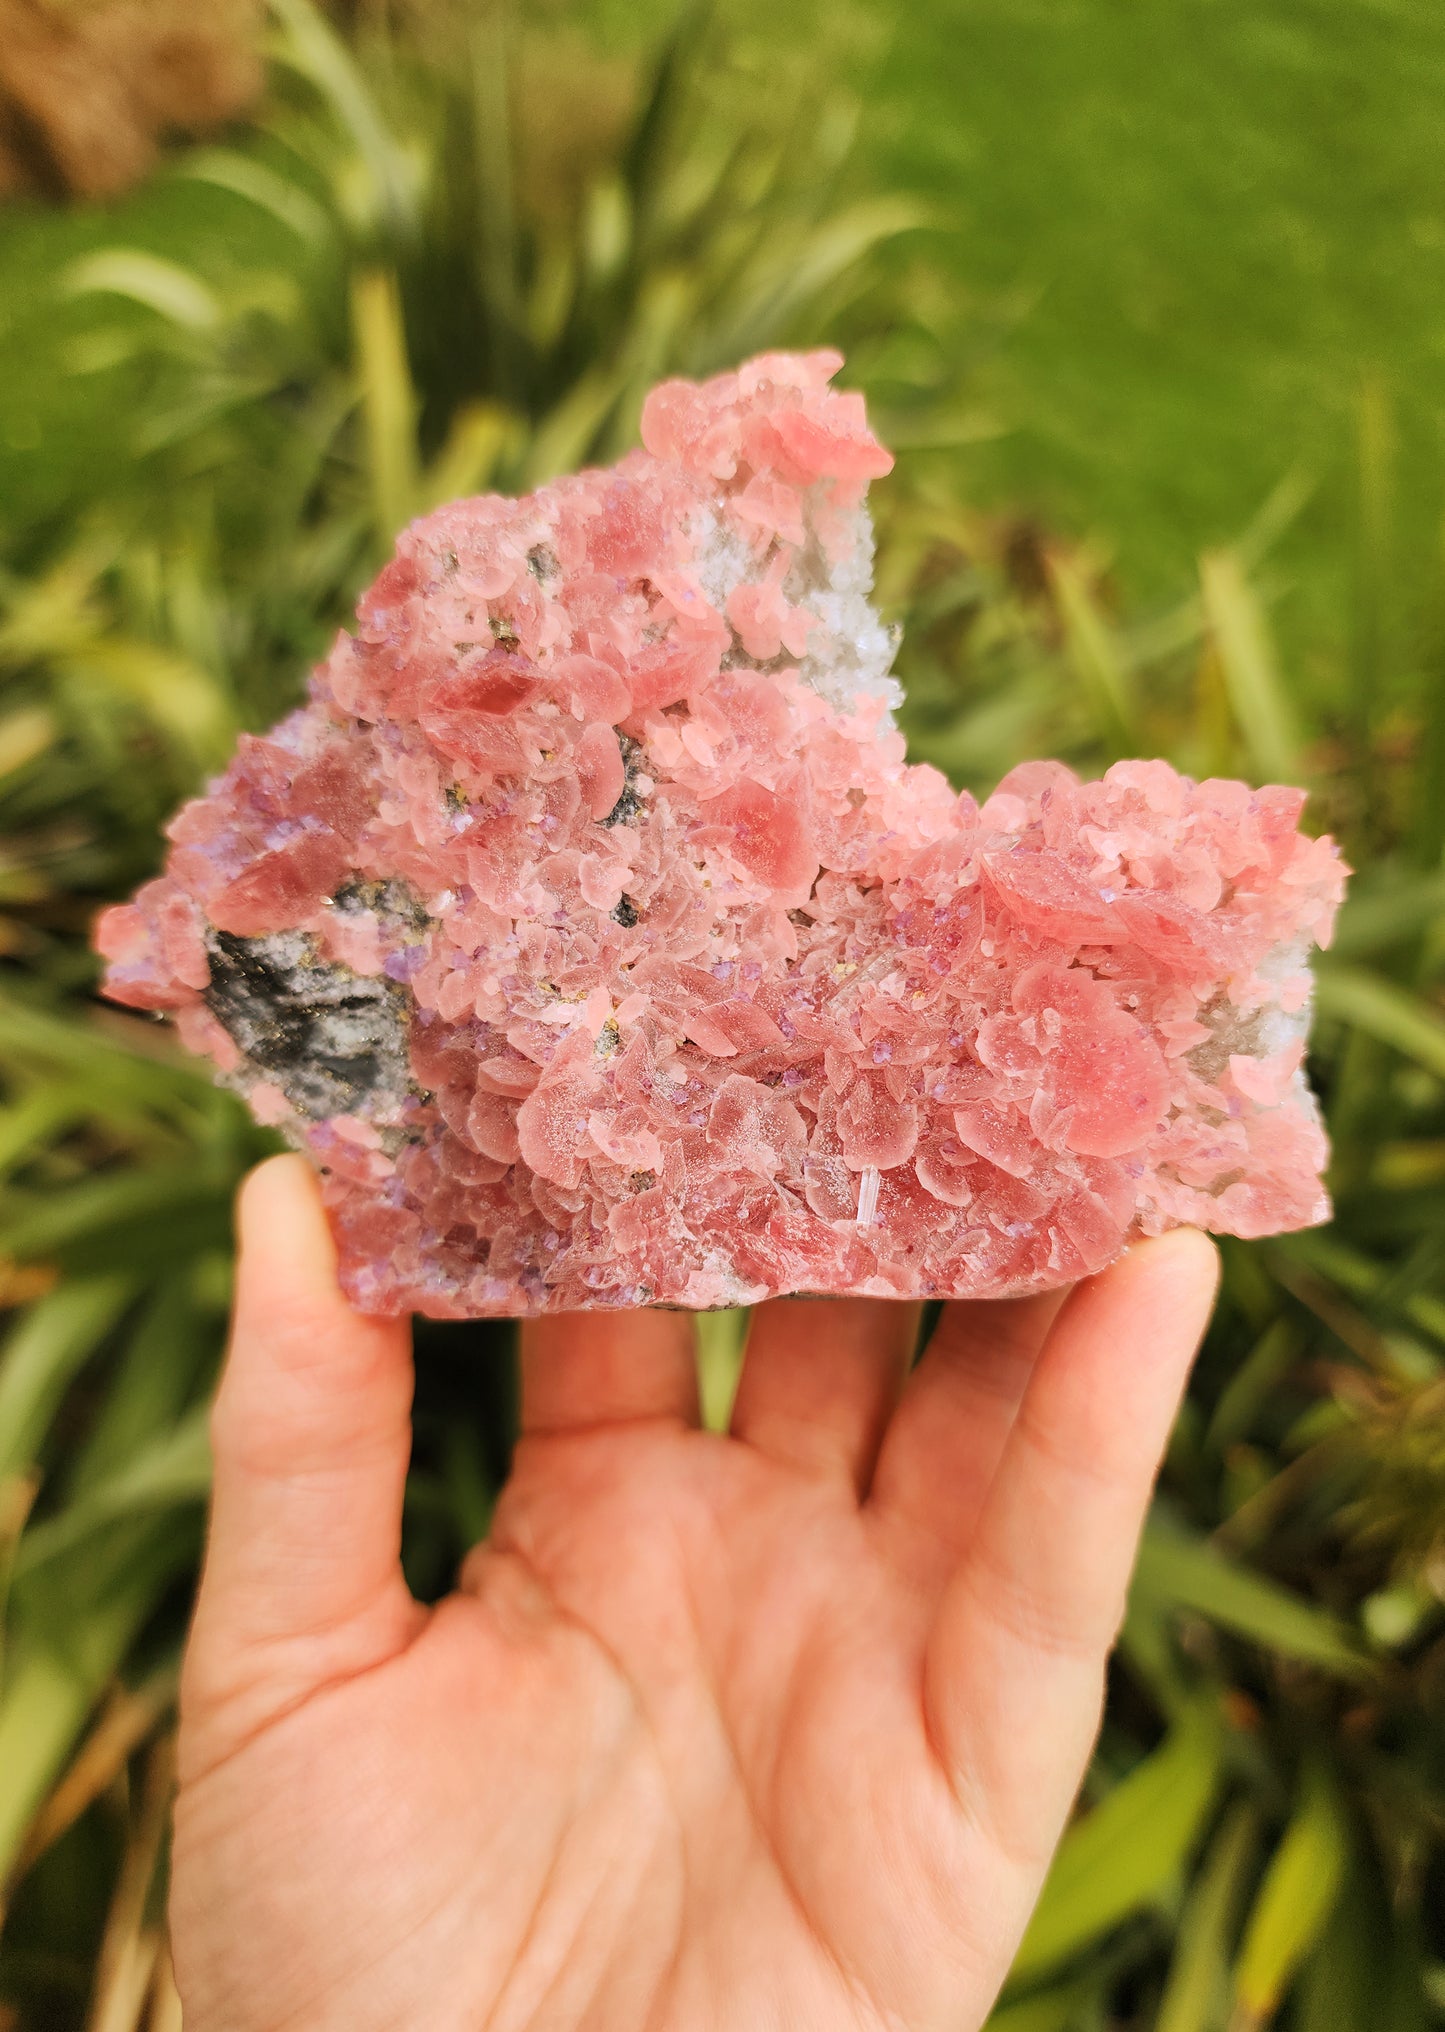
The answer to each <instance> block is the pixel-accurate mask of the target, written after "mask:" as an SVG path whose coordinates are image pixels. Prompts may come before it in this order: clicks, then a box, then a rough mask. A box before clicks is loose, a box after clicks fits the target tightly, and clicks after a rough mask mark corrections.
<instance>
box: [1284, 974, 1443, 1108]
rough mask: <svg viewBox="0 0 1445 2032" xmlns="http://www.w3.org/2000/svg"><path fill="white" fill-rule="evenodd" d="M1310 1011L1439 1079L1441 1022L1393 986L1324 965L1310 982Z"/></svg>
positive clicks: (1371, 976)
mask: <svg viewBox="0 0 1445 2032" xmlns="http://www.w3.org/2000/svg"><path fill="white" fill-rule="evenodd" d="M1315 1006H1316V1008H1317V1009H1318V1011H1319V1013H1320V1014H1321V1015H1322V1016H1332V1017H1334V1018H1335V1019H1336V1020H1337V1021H1338V1022H1341V1023H1352V1024H1354V1025H1356V1027H1357V1028H1359V1029H1361V1030H1363V1031H1365V1032H1366V1034H1367V1035H1368V1036H1370V1037H1374V1038H1377V1039H1378V1040H1379V1041H1380V1043H1381V1044H1388V1045H1390V1046H1391V1047H1392V1048H1393V1049H1394V1050H1396V1051H1398V1052H1400V1053H1401V1054H1402V1055H1403V1056H1404V1057H1406V1058H1411V1059H1413V1060H1414V1061H1415V1063H1416V1065H1420V1066H1423V1067H1424V1068H1425V1070H1426V1072H1429V1073H1433V1074H1434V1075H1435V1077H1436V1078H1437V1079H1445V1018H1442V1017H1440V1016H1437V1015H1436V1014H1435V1012H1434V1010H1433V1009H1431V1008H1429V1007H1428V1006H1427V1005H1426V1004H1425V1003H1424V1002H1422V1001H1421V1000H1420V998H1419V997H1418V996H1417V995H1412V994H1410V993H1409V992H1408V991H1407V990H1406V989H1404V988H1399V987H1396V985H1395V983H1394V982H1393V981H1388V980H1386V979H1385V978H1384V977H1383V976H1382V975H1380V974H1373V973H1366V971H1365V970H1364V968H1363V967H1341V966H1336V965H1334V964H1333V963H1328V964H1325V965H1322V966H1321V967H1320V968H1319V969H1318V971H1317V973H1316V976H1315Z"/></svg>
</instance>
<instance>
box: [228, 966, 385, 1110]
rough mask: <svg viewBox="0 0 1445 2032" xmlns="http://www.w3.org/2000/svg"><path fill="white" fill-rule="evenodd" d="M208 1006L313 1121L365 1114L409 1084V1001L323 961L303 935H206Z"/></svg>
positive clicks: (265, 1075)
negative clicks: (239, 936)
mask: <svg viewBox="0 0 1445 2032" xmlns="http://www.w3.org/2000/svg"><path fill="white" fill-rule="evenodd" d="M207 947H208V950H209V954H210V961H211V984H210V986H209V988H208V989H207V990H206V1003H207V1005H208V1007H209V1008H210V1011H211V1013H212V1015H213V1016H214V1017H215V1018H216V1020H217V1022H218V1023H220V1024H221V1025H222V1027H223V1028H224V1029H225V1030H226V1031H227V1032H228V1033H229V1035H230V1036H231V1038H232V1040H233V1041H234V1043H235V1045H236V1047H237V1049H238V1050H239V1051H240V1052H241V1054H242V1056H243V1057H244V1058H245V1059H246V1061H247V1064H248V1066H249V1067H250V1069H251V1071H252V1072H253V1073H254V1074H255V1075H256V1076H257V1077H258V1078H262V1079H268V1080H272V1081H274V1082H275V1084H276V1085H277V1086H278V1087H280V1089H281V1091H282V1092H283V1093H284V1094H285V1096H286V1098H287V1100H288V1101H289V1102H290V1103H291V1105H292V1107H293V1108H295V1110H296V1111H297V1113H298V1114H301V1115H306V1116H308V1117H310V1118H311V1119H312V1120H313V1121H325V1120H326V1119H327V1118H328V1117H330V1116H332V1115H350V1114H356V1113H358V1112H365V1111H366V1107H367V1104H368V1103H374V1102H377V1101H381V1102H386V1101H388V1100H392V1099H396V1098H399V1097H400V1096H401V1095H403V1094H405V1093H407V1092H408V1091H409V1090H410V1086H411V1071H410V1062H409V1058H408V1053H407V997H406V995H405V993H404V992H403V990H402V989H400V988H399V987H398V986H397V985H396V984H395V983H394V982H392V981H388V980H385V979H380V978H372V977H371V976H368V975H365V974H354V973H352V971H351V969H350V968H349V967H341V966H336V965H335V964H334V963H332V962H331V961H329V960H323V959H322V958H321V957H320V956H319V954H318V953H317V950H316V946H315V943H314V941H313V940H312V939H311V938H310V937H308V936H307V934H306V933H305V932H299V931H279V932H272V933H270V934H268V935H267V936H266V937H264V938H238V937H236V936H235V935H234V934H233V933H231V932H226V931H212V932H211V933H210V935H209V938H208V940H207Z"/></svg>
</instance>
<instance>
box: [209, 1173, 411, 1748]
mask: <svg viewBox="0 0 1445 2032" xmlns="http://www.w3.org/2000/svg"><path fill="white" fill-rule="evenodd" d="M238 1225H239V1229H240V1261H239V1264H238V1267H237V1281H236V1306H235V1316H234V1320H233V1323H232V1329H231V1344H230V1350H229V1353H228V1355H227V1359H226V1366H225V1371H224V1374H223V1376H222V1379H221V1386H220V1390H219V1391H218V1393H217V1397H216V1403H215V1409H214V1411H213V1413H212V1418H211V1440H212V1447H213V1451H214V1455H215V1485H214V1493H213V1496H212V1503H211V1525H210V1537H209V1541H208V1545H207V1550H206V1563H205V1572H204V1575H203V1577H202V1582H201V1592H200V1597H199V1600H198V1603H197V1608H196V1624H195V1629H194V1632H193V1637H192V1646H191V1656H190V1658H189V1659H188V1664H187V1672H188V1678H189V1689H188V1690H189V1693H190V1695H191V1705H192V1710H193V1712H194V1709H195V1706H196V1704H197V1702H198V1701H199V1702H200V1703H201V1704H203V1705H205V1704H209V1703H214V1702H215V1701H217V1700H224V1699H226V1698H227V1697H228V1696H229V1695H230V1694H231V1693H232V1692H233V1691H234V1690H236V1689H238V1688H241V1689H251V1690H252V1691H253V1692H254V1691H255V1690H256V1689H259V1688H266V1687H269V1688H270V1690H271V1697H272V1698H274V1696H275V1695H276V1694H278V1693H279V1694H280V1695H281V1697H282V1698H283V1699H286V1698H288V1697H289V1698H296V1697H304V1694H305V1693H306V1692H308V1691H310V1690H311V1689H312V1688H313V1687H314V1686H316V1685H319V1684H320V1683H321V1682H322V1681H323V1680H327V1679H332V1678H335V1677H338V1676H348V1675H349V1674H351V1673H353V1672H357V1671H363V1670H365V1669H366V1668H367V1667H368V1666H369V1665H373V1664H376V1663H378V1662H380V1660H381V1659H382V1658H384V1657H386V1656H389V1655H391V1654H392V1653H394V1652H395V1651H396V1650H398V1649H400V1648H401V1646H402V1645H403V1644H404V1643H405V1642H406V1641H407V1640H408V1638H409V1637H410V1635H412V1634H413V1633H414V1631H415V1628H416V1625H417V1621H418V1619H419V1618H420V1617H421V1615H422V1613H423V1612H422V1611H421V1610H420V1609H419V1608H418V1606H417V1605H416V1604H415V1603H414V1602H413V1601H412V1599H411V1597H410V1595H409V1594H408V1592H407V1589H406V1584H405V1582H404V1581H403V1579H402V1573H401V1506H402V1495H403V1490H404V1487H405V1481H406V1470H407V1462H408V1458H409V1455H410V1446H411V1390H412V1368H411V1356H410V1344H409V1343H410V1337H409V1333H408V1329H407V1326H406V1323H405V1321H403V1320H396V1319H374V1318H368V1317H366V1316H364V1315H362V1314H360V1313H356V1312H353V1311H352V1309H351V1307H350V1306H349V1305H348V1304H347V1303H346V1301H345V1299H344V1298H343V1297H342V1295H341V1292H340V1291H339V1289H338V1288H337V1283H336V1251H335V1247H334V1245H333V1243H332V1239H331V1233H330V1229H329V1228H328V1226H327V1222H326V1215H325V1212H324V1210H323V1208H322V1205H321V1198H320V1194H319V1192H318V1190H317V1186H316V1180H315V1178H314V1176H313V1175H312V1172H311V1168H310V1166H309V1165H308V1164H307V1163H306V1162H305V1160H304V1159H302V1158H300V1157H277V1158H272V1159H271V1160H270V1161H269V1162H268V1163H266V1164H263V1165H261V1166H260V1168H259V1169H258V1170H256V1171H254V1172H252V1174H251V1176H250V1177H249V1178H248V1179H247V1180H246V1183H245V1184H244V1186H243V1187H242V1189H241V1194H240V1200H239V1207H238ZM278 1681H284V1682H286V1685H285V1686H281V1685H278V1683H277V1682H278ZM253 1719H255V1718H253ZM259 1719H264V1717H260V1718H259Z"/></svg>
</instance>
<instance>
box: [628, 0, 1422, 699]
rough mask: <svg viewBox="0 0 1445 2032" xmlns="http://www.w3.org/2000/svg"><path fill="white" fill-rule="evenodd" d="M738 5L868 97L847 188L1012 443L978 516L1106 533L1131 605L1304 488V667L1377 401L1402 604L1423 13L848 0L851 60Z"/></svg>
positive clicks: (1208, 3) (975, 472) (1313, 649)
mask: <svg viewBox="0 0 1445 2032" xmlns="http://www.w3.org/2000/svg"><path fill="white" fill-rule="evenodd" d="M659 11H661V10H660V9H659V8H656V7H654V8H651V9H644V10H643V13H644V14H645V15H646V14H648V13H652V14H655V13H657V12H659ZM612 12H613V13H614V17H615V18H614V21H613V27H614V33H616V34H618V35H619V36H621V35H622V33H623V26H622V23H623V18H624V14H623V10H621V9H616V10H612ZM730 12H731V13H732V14H735V15H739V14H740V15H741V17H742V18H743V19H744V20H745V21H746V23H747V24H748V29H749V32H750V34H751V35H753V36H754V37H755V38H756V39H757V41H758V42H759V44H760V45H761V46H763V47H765V48H768V49H771V50H776V51H781V50H783V49H785V48H786V47H788V45H789V44H790V43H791V42H792V41H794V40H795V39H796V38H797V37H798V36H800V35H801V36H804V37H806V38H807V39H809V40H811V41H812V42H813V43H814V44H815V46H817V47H820V48H827V49H829V52H830V60H831V61H832V62H834V63H839V64H841V65H842V66H843V67H845V68H846V69H847V70H848V72H849V74H850V75H851V76H852V77H853V78H854V80H855V81H856V82H857V84H858V86H859V88H860V90H861V92H862V93H863V97H864V105H865V113H864V119H863V125H862V131H861V138H860V153H859V167H860V171H861V173H862V174H864V175H866V176H867V177H868V178H870V179H872V180H874V181H876V182H880V183H884V184H889V185H898V186H901V187H904V188H910V189H916V190H919V191H922V192H925V193H926V194H927V195H928V198H929V200H930V202H931V203H932V204H933V205H934V206H935V207H936V210H937V212H938V214H939V217H940V222H941V223H940V238H939V243H938V248H937V252H936V255H935V258H936V259H938V260H939V261H941V262H942V263H944V264H945V265H947V266H948V267H949V268H950V269H951V270H952V272H953V273H954V274H955V275H956V276H957V277H958V278H959V279H960V280H961V282H962V284H963V285H964V289H965V294H966V301H965V304H964V306H963V311H964V314H963V316H962V318H961V320H960V322H959V324H958V325H957V326H956V327H955V332H954V338H955V342H956V345H957V348H958V350H959V353H960V355H962V356H964V357H967V358H968V359H970V361H971V362H972V387H973V389H974V392H975V393H976V395H977V398H978V400H979V402H980V405H981V406H982V407H983V408H985V409H987V410H988V411H990V412H991V413H992V415H993V417H994V418H995V420H996V422H997V423H998V425H999V426H1000V430H1001V433H1002V434H1001V435H999V436H998V437H997V438H995V439H993V440H992V441H990V442H987V443H984V444H980V445H979V446H977V447H976V448H974V449H972V450H970V451H969V452H968V454H967V455H966V459H965V460H964V462H963V469H964V470H965V471H966V473H967V476H968V486H969V491H970V494H971V496H972V497H973V498H974V499H976V500H979V501H988V502H997V503H1001V504H1006V505H1008V506H1009V507H1010V508H1024V509H1030V508H1031V509H1033V510H1035V511H1036V512H1037V513H1038V514H1039V515H1040V516H1041V517H1042V519H1043V520H1044V521H1045V522H1046V523H1048V524H1049V525H1050V526H1053V527H1064V528H1069V529H1072V530H1074V531H1075V532H1077V533H1083V532H1094V531H1097V532H1101V533H1102V534H1103V535H1104V536H1105V537H1106V538H1107V539H1108V540H1109V541H1110V542H1111V543H1112V544H1114V545H1115V546H1116V549H1117V565H1118V573H1119V576H1120V578H1121V579H1122V581H1123V583H1124V585H1125V586H1126V588H1127V589H1128V591H1129V593H1130V594H1131V595H1132V596H1133V597H1135V598H1148V599H1152V598H1157V597H1160V596H1161V595H1163V594H1166V593H1167V591H1168V590H1169V588H1170V587H1172V586H1173V585H1175V584H1177V582H1178V580H1179V578H1180V577H1181V575H1183V574H1184V573H1186V572H1187V571H1188V570H1189V569H1190V567H1191V565H1192V561H1193V559H1194V557H1195V555H1196V554H1197V552H1198V551H1199V550H1200V549H1202V548H1204V547H1205V546H1206V545H1209V544H1214V543H1218V542H1222V541H1225V540H1227V539H1228V538H1229V537H1231V536H1232V535H1233V534H1234V533H1235V532H1236V531H1237V530H1238V529H1240V528H1241V527H1243V526H1244V524H1245V523H1247V522H1248V520H1249V518H1250V517H1251V515H1252V514H1253V513H1254V512H1255V510H1256V509H1257V507H1258V506H1259V504H1260V503H1261V502H1262V501H1263V500H1264V499H1265V497H1266V496H1267V495H1268V494H1269V493H1270V491H1271V489H1272V488H1273V487H1274V486H1275V484H1276V483H1277V482H1278V481H1279V480H1280V478H1281V477H1282V476H1283V475H1284V474H1285V473H1287V472H1289V471H1291V470H1294V469H1298V470H1300V471H1301V472H1302V473H1304V474H1305V475H1307V476H1308V477H1309V478H1310V479H1311V480H1312V481H1313V482H1314V483H1315V485H1316V493H1315V495H1314V498H1313V500H1312V502H1311V504H1310V505H1309V507H1308V508H1307V509H1306V511H1305V512H1304V514H1303V515H1302V517H1301V518H1300V521H1299V524H1298V526H1297V528H1296V530H1295V531H1294V532H1293V534H1292V536H1291V539H1290V541H1289V542H1288V543H1287V544H1286V545H1285V546H1283V548H1282V551H1281V553H1280V558H1279V566H1280V571H1281V575H1282V577H1285V578H1287V580H1288V583H1289V587H1290V590H1289V593H1288V597H1287V598H1286V599H1285V600H1284V601H1283V603H1282V606H1281V609H1280V623H1281V627H1282V630H1283V632H1284V636H1285V639H1286V641H1287V642H1288V643H1289V645H1290V646H1291V649H1292V650H1296V649H1297V650H1298V651H1299V652H1300V653H1302V654H1305V653H1317V654H1319V656H1320V658H1321V661H1322V662H1323V661H1326V660H1327V650H1328V644H1329V642H1330V640H1331V639H1332V638H1337V637H1338V635H1339V633H1340V630H1341V628H1342V626H1343V625H1344V623H1345V616H1346V611H1347V602H1348V596H1349V588H1348V584H1347V575H1348V572H1349V569H1350V564H1349V557H1350V547H1351V541H1352V529H1353V520H1354V516H1355V512H1356V502H1355V491H1356V489H1355V482H1356V472H1357V467H1356V460H1355V449H1354V438H1355V432H1356V418H1357V409H1358V399H1359V394H1360V389H1361V386H1362V384H1363V383H1365V382H1367V381H1369V380H1371V379H1374V380H1377V381H1378V382H1379V383H1380V384H1381V385H1382V386H1383V388H1384V390H1385V391H1386V393H1387V395H1388V397H1389V401H1390V404H1391V406H1392V410H1393V413H1394V420H1395V439H1396V450H1397V455H1398V460H1399V466H1400V473H1399V494H1398V511H1399V512H1398V518H1397V523H1396V528H1395V530H1394V532H1393V544H1394V547H1395V550H1396V552H1397V558H1398V566H1399V569H1400V570H1401V572H1402V574H1403V575H1404V576H1405V577H1406V579H1407V580H1408V582H1409V584H1410V586H1411V588H1412V590H1413V591H1414V592H1416V593H1418V592H1420V591H1421V590H1422V588H1423V586H1424V584H1425V583H1426V581H1427V580H1428V578H1429V576H1430V575H1431V574H1432V573H1433V572H1434V571H1435V570H1436V569H1437V567H1438V564H1439V555H1440V552H1439V546H1440V540H1441V522H1440V501H1439V491H1438V484H1437V476H1438V472H1439V469H1440V466H1441V461H1442V456H1445V319H1442V314H1441V305H1442V301H1445V125H1442V123H1441V121H1440V119H1439V106H1440V103H1441V99H1442V95H1445V13H1442V11H1441V10H1440V8H1438V7H1437V6H1435V5H1433V4H1432V0H1160V4H1156V5H1153V6H1146V5H1141V4H1137V0H939V4H933V5H928V6H918V7H911V8H899V7H896V6H893V5H892V4H889V0H864V4H861V5H859V6H858V7H856V8H855V9H854V10H853V15H852V32H851V33H850V34H849V35H848V37H847V38H846V40H845V41H844V42H843V43H842V45H841V46H840V44H839V42H838V39H837V36H836V32H835V28H834V22H835V19H836V16H833V15H830V17H829V18H824V16H823V15H822V14H819V13H815V12H813V11H812V10H810V9H808V8H807V7H798V6H795V7H792V8H788V9H784V10H779V9H777V8H775V7H767V8H764V7H762V6H760V5H758V4H757V0H740V4H735V5H734V7H733V8H732V9H730ZM627 13H628V14H629V15H631V17H632V18H633V19H636V16H635V15H632V10H627ZM847 18H848V17H847V16H846V15H845V19H847Z"/></svg>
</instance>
